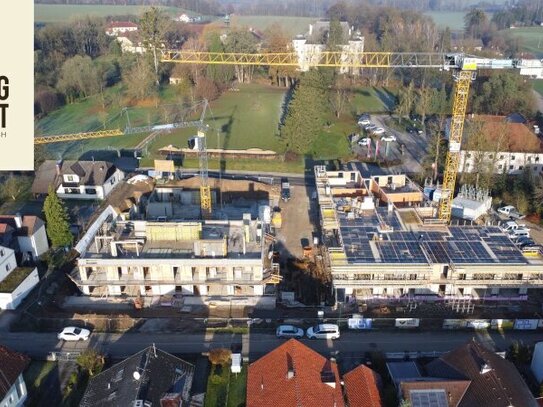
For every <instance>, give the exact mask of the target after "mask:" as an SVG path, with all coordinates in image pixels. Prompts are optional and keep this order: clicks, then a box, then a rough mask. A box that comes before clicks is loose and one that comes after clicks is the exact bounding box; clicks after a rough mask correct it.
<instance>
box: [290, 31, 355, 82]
mask: <svg viewBox="0 0 543 407" xmlns="http://www.w3.org/2000/svg"><path fill="white" fill-rule="evenodd" d="M341 28H342V31H343V42H342V44H340V45H339V48H340V49H341V51H342V52H343V54H342V56H341V61H342V62H344V63H345V64H347V63H348V62H351V59H352V56H351V54H352V53H360V52H363V51H364V37H362V36H361V35H360V33H358V32H355V31H354V30H353V28H352V27H350V26H349V24H348V23H347V22H344V21H343V22H341ZM329 32H330V22H329V21H317V22H316V23H315V24H309V31H308V32H307V33H306V34H305V35H297V36H296V37H295V38H294V39H293V40H292V47H293V49H294V52H295V53H296V54H297V56H298V64H299V66H298V69H299V70H300V71H302V72H306V71H308V70H309V68H310V67H311V66H313V65H314V64H315V63H316V62H317V61H319V60H320V58H321V54H322V53H323V52H324V51H325V50H326V42H327V39H328V35H329ZM340 72H341V73H351V74H353V75H356V74H359V73H360V69H356V68H349V67H347V66H341V67H340Z"/></svg>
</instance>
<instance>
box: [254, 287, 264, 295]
mask: <svg viewBox="0 0 543 407" xmlns="http://www.w3.org/2000/svg"><path fill="white" fill-rule="evenodd" d="M253 295H264V286H263V285H255V286H254V289H253Z"/></svg>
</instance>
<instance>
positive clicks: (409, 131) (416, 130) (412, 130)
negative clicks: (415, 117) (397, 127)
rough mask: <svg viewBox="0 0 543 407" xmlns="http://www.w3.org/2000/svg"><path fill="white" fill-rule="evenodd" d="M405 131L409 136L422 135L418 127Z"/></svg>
mask: <svg viewBox="0 0 543 407" xmlns="http://www.w3.org/2000/svg"><path fill="white" fill-rule="evenodd" d="M406 130H407V132H408V133H409V134H422V130H421V129H419V128H418V127H408V128H407V129H406Z"/></svg>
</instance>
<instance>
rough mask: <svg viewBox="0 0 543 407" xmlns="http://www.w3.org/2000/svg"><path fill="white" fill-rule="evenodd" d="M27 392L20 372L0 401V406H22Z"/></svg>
mask: <svg viewBox="0 0 543 407" xmlns="http://www.w3.org/2000/svg"><path fill="white" fill-rule="evenodd" d="M27 396H28V392H27V390H26V384H25V381H24V379H23V375H22V374H20V375H19V377H18V378H17V380H16V381H15V383H14V384H13V386H11V388H10V389H9V390H8V392H7V393H6V396H5V397H4V398H3V399H2V401H0V406H1V407H20V406H23V404H24V402H25V400H26V398H27Z"/></svg>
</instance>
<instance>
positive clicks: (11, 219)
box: [0, 215, 44, 236]
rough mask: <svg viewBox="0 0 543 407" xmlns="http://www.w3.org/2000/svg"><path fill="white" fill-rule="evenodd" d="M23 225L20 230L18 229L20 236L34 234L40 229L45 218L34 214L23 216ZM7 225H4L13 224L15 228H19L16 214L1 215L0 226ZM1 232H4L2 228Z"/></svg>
mask: <svg viewBox="0 0 543 407" xmlns="http://www.w3.org/2000/svg"><path fill="white" fill-rule="evenodd" d="M22 220H23V225H22V226H23V227H22V228H21V229H20V230H17V232H16V233H17V235H19V236H32V235H33V234H34V233H36V231H37V230H38V229H40V228H41V227H42V226H43V225H44V223H43V220H41V219H40V218H38V217H37V216H33V215H26V216H23V219H22ZM1 225H5V226H4V227H7V226H11V227H12V228H13V229H17V224H16V223H15V216H13V215H0V226H1ZM0 233H5V232H2V230H1V228H0Z"/></svg>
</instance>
